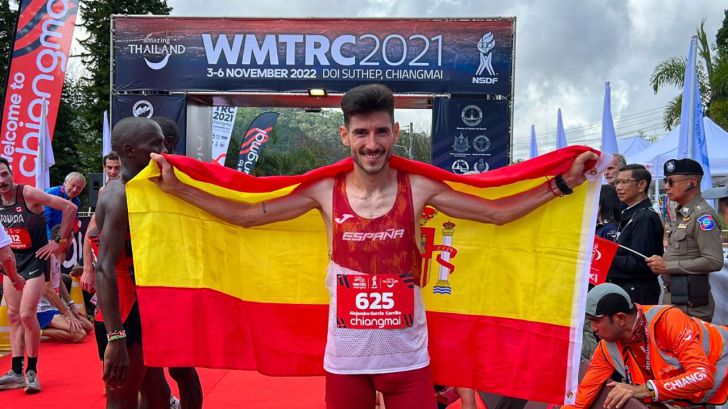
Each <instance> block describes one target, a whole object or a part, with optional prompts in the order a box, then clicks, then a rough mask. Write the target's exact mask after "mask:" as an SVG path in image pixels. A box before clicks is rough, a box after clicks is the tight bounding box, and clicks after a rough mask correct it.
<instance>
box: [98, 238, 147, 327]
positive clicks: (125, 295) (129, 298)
mask: <svg viewBox="0 0 728 409" xmlns="http://www.w3.org/2000/svg"><path fill="white" fill-rule="evenodd" d="M89 241H90V243H91V251H92V252H93V254H94V258H95V257H96V256H97V255H98V254H99V245H100V243H101V232H100V231H99V233H98V234H97V235H95V236H89ZM114 270H116V271H115V272H116V286H117V289H118V292H119V314H120V315H121V322H126V318H127V317H128V316H129V312H131V309H132V307H134V303H136V284H135V283H134V258H133V257H132V253H131V234H130V233H129V231H127V233H126V240H124V251H123V252H122V253H121V256H120V257H119V260H118V261H117V262H116V265H115V266H114ZM96 321H99V322H103V321H104V317H103V316H102V315H101V308H97V309H96Z"/></svg>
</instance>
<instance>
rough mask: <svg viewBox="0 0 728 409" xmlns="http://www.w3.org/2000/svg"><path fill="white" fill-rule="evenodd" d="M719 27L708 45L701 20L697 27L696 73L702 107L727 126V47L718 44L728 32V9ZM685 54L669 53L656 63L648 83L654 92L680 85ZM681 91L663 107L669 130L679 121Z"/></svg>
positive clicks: (684, 64)
mask: <svg viewBox="0 0 728 409" xmlns="http://www.w3.org/2000/svg"><path fill="white" fill-rule="evenodd" d="M726 16H727V17H726V19H724V20H723V27H722V28H721V30H720V31H719V32H718V34H719V35H720V36H721V37H718V38H717V40H718V43H717V45H715V46H713V47H712V48H711V46H710V45H709V43H708V38H707V35H706V33H705V29H704V24H705V20H703V21H702V22H701V23H700V26H699V27H698V30H697V37H698V61H697V73H698V82H699V87H700V95H701V99H702V102H703V110H704V113H705V115H706V116H708V117H710V118H711V119H712V120H713V121H715V122H716V123H717V124H718V125H720V126H721V127H723V128H724V129H725V128H728V52H727V51H728V50H727V49H726V47H723V46H721V44H722V43H723V44H724V43H725V36H726V35H728V11H727V14H726ZM686 65H687V58H682V57H672V58H669V59H667V60H665V61H662V62H661V63H659V64H658V65H657V66H656V67H655V69H654V70H653V72H652V77H651V78H650V84H651V85H652V89H653V90H654V91H655V93H657V92H658V91H659V90H660V88H662V87H664V86H667V85H671V86H675V87H678V88H682V87H683V84H684V80H685V67H686ZM681 105H682V95H678V96H677V97H675V98H674V99H673V100H671V101H670V102H669V103H668V104H667V107H666V108H665V112H664V118H663V123H664V125H665V129H667V130H670V129H672V128H673V127H675V126H676V125H678V124H679V123H680V109H681Z"/></svg>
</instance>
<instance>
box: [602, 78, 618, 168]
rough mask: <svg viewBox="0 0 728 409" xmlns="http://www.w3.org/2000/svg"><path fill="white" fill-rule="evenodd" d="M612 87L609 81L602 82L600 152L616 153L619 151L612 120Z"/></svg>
mask: <svg viewBox="0 0 728 409" xmlns="http://www.w3.org/2000/svg"><path fill="white" fill-rule="evenodd" d="M611 99H612V89H611V88H610V86H609V81H607V82H606V83H604V110H603V111H602V152H606V153H611V154H616V153H619V146H618V145H617V133H616V132H615V131H614V122H612V107H611V105H612V103H611Z"/></svg>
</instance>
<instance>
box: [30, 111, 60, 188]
mask: <svg viewBox="0 0 728 409" xmlns="http://www.w3.org/2000/svg"><path fill="white" fill-rule="evenodd" d="M47 111H48V102H47V101H46V100H43V104H42V108H41V114H40V132H39V133H38V155H37V156H36V164H35V165H36V166H35V187H36V188H38V189H41V190H46V189H48V188H49V187H50V184H51V180H50V179H51V177H50V169H51V166H53V165H55V164H56V158H55V156H54V155H53V145H52V143H51V133H50V130H49V129H48V120H47V117H46V114H47Z"/></svg>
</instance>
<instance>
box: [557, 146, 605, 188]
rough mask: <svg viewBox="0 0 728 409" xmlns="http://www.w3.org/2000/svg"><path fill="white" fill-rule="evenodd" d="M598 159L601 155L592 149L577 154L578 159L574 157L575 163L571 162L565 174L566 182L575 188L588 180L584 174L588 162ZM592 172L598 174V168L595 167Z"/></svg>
mask: <svg viewBox="0 0 728 409" xmlns="http://www.w3.org/2000/svg"><path fill="white" fill-rule="evenodd" d="M597 159H599V155H597V154H596V153H594V152H592V151H586V152H583V153H582V154H580V155H579V156H577V157H576V159H574V163H572V164H571V168H570V169H569V171H568V172H566V173H565V174H564V175H563V178H564V182H566V184H567V185H569V187H570V188H574V187H576V186H579V185H580V184H582V183H584V181H585V180H586V177H585V176H584V172H585V171H586V163H587V162H589V161H596V160H597ZM590 172H594V174H596V170H595V169H593V168H592V169H591V171H590Z"/></svg>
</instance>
